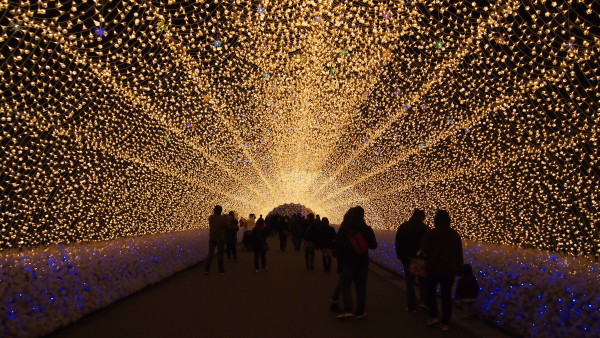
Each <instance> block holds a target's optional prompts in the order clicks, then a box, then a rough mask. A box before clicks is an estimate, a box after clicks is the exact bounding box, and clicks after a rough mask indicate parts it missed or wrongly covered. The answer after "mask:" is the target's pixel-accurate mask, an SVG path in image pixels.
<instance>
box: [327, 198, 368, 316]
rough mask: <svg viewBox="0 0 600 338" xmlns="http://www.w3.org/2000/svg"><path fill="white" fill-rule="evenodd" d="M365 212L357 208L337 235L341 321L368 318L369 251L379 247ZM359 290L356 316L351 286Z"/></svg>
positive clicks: (357, 292) (357, 291)
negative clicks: (342, 305) (340, 281)
mask: <svg viewBox="0 0 600 338" xmlns="http://www.w3.org/2000/svg"><path fill="white" fill-rule="evenodd" d="M364 216H365V210H364V209H363V208H362V207H360V206H357V207H354V208H353V210H352V212H351V213H350V217H349V219H348V222H347V224H342V225H341V226H340V230H339V231H338V234H337V236H336V243H335V244H334V245H335V246H336V250H337V252H338V258H339V264H340V265H341V273H342V276H341V277H342V298H343V299H344V313H342V314H340V315H338V316H337V318H338V319H340V320H344V319H348V318H353V317H355V318H357V319H362V318H365V317H367V313H366V312H365V305H366V299H367V277H368V273H369V249H371V250H373V249H376V248H377V240H376V239H375V233H374V232H373V229H372V228H371V227H370V226H368V225H367V224H366V223H365V220H364ZM352 284H354V285H355V289H356V309H355V311H354V313H352V294H351V287H352Z"/></svg>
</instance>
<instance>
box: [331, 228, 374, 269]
mask: <svg viewBox="0 0 600 338" xmlns="http://www.w3.org/2000/svg"><path fill="white" fill-rule="evenodd" d="M352 231H358V232H360V233H361V234H362V236H363V237H364V239H365V241H366V242H367V246H368V247H369V249H371V250H374V249H377V240H376V239H375V233H374V232H373V228H371V227H370V226H368V225H366V224H365V223H364V222H363V223H362V224H359V225H358V226H342V227H341V228H340V231H338V233H337V236H336V237H335V242H334V250H335V251H336V254H337V258H338V262H339V264H340V265H345V264H350V265H353V266H366V265H369V252H368V251H367V252H366V253H363V254H357V253H356V252H355V251H354V249H353V248H352V245H351V244H350V241H349V238H348V237H349V233H351V232H352Z"/></svg>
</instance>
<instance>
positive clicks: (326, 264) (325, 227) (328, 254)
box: [316, 217, 336, 272]
mask: <svg viewBox="0 0 600 338" xmlns="http://www.w3.org/2000/svg"><path fill="white" fill-rule="evenodd" d="M335 236H336V233H335V228H334V227H332V226H331V225H329V219H328V218H327V217H323V219H322V220H321V226H320V227H319V231H318V233H317V241H316V245H317V249H319V250H321V255H322V256H323V270H325V272H329V271H330V270H331V261H332V259H333V258H332V256H333V255H332V252H333V249H332V248H333V241H334V240H335Z"/></svg>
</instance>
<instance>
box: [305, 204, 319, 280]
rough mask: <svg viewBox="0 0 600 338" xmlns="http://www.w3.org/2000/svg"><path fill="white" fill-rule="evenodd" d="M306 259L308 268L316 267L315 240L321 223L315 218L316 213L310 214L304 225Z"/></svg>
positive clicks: (309, 269) (310, 269)
mask: <svg viewBox="0 0 600 338" xmlns="http://www.w3.org/2000/svg"><path fill="white" fill-rule="evenodd" d="M304 229H306V230H305V231H304V261H305V263H306V270H308V271H312V270H314V269H315V241H316V240H317V234H318V232H319V223H318V222H317V221H316V220H315V215H314V214H312V213H311V214H308V216H307V217H306V221H305V225H304Z"/></svg>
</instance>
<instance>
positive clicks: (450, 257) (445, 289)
mask: <svg viewBox="0 0 600 338" xmlns="http://www.w3.org/2000/svg"><path fill="white" fill-rule="evenodd" d="M433 223H434V225H435V228H434V229H432V230H430V231H429V232H427V233H426V234H425V237H423V243H422V248H423V249H422V250H423V255H424V256H425V259H426V261H427V264H426V267H425V270H426V272H427V276H426V285H427V307H428V308H429V320H428V321H427V325H429V326H431V325H435V324H437V323H439V322H440V319H439V318H438V306H437V298H436V292H435V291H436V288H437V285H438V284H439V285H440V291H441V294H442V318H441V322H442V330H444V331H447V330H449V327H448V324H449V323H450V316H451V315H452V294H451V292H452V284H454V278H455V277H456V275H457V274H458V273H459V272H460V269H461V268H462V266H463V251H462V240H461V239H460V235H459V234H458V232H456V230H454V229H451V228H450V215H449V214H448V212H447V211H446V210H438V211H437V212H436V214H435V217H434V219H433Z"/></svg>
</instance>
